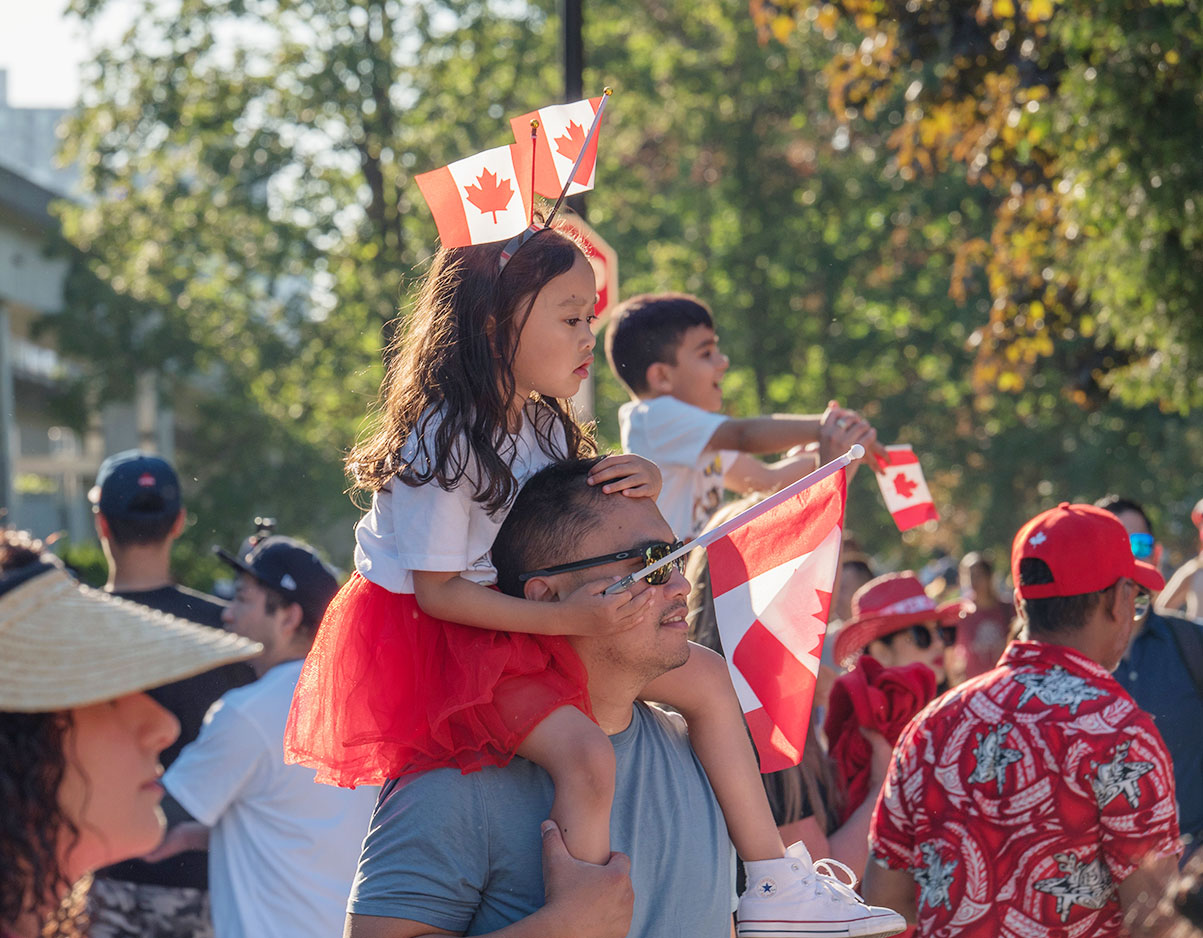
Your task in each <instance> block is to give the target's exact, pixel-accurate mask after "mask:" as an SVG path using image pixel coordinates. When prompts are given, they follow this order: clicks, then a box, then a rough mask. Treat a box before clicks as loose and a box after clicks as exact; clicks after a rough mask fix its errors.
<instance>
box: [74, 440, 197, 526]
mask: <svg viewBox="0 0 1203 938" xmlns="http://www.w3.org/2000/svg"><path fill="white" fill-rule="evenodd" d="M88 501H90V502H91V503H92V504H93V505H95V506H96V507H97V508H98V509H99V511H100V513H101V514H102V515H104V516H105V517H106V518H128V519H136V518H140V519H145V520H148V521H149V520H152V519H155V518H163V517H172V518H174V517H175V516H176V515H178V514H179V513H180V479H179V476H177V475H176V474H175V470H174V469H172V468H171V463H169V462H168V461H167V460H166V459H164V458H163V457H161V456H156V455H154V454H153V453H147V452H143V451H142V450H138V449H127V450H125V451H124V452H120V453H114V454H113V455H112V456H110V457H109V458H108V459H106V460H105V461H104V462H102V463H101V464H100V468H99V469H98V470H97V471H96V484H95V485H94V486H92V489H91V491H89V492H88Z"/></svg>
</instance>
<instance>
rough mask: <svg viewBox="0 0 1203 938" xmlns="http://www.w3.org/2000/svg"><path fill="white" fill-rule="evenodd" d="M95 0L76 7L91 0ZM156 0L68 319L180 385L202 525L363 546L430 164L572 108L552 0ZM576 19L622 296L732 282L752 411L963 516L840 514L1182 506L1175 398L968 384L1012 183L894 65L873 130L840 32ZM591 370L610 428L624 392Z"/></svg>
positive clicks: (122, 54)
mask: <svg viewBox="0 0 1203 938" xmlns="http://www.w3.org/2000/svg"><path fill="white" fill-rule="evenodd" d="M104 5H105V2H104V0H76V9H77V11H78V12H79V13H80V14H82V15H84V16H85V17H88V16H93V15H96V14H97V12H98V11H99V10H101V9H102V8H103V6H104ZM157 9H158V5H157V4H153V3H149V2H148V3H147V9H146V11H145V13H144V15H143V16H141V17H139V19H138V21H137V26H136V28H135V30H134V31H133V33H132V34H131V35H130V36H129V37H127V39H126V40H125V41H123V42H122V43H120V45H119V46H117V47H116V48H114V49H112V50H110V51H108V52H106V53H105V54H104V55H103V56H102V57H101V58H100V59H99V60H98V62H97V64H96V66H95V80H94V83H93V87H92V88H91V90H90V91H89V94H88V98H87V100H86V103H85V107H84V108H83V109H82V111H81V113H80V115H79V116H78V118H77V120H76V125H75V127H74V128H73V132H72V134H71V141H72V147H73V153H74V154H75V155H76V156H77V157H78V158H79V159H80V160H81V161H82V162H83V163H84V165H85V167H86V168H87V182H88V185H89V187H90V190H91V199H90V201H87V202H85V203H84V204H83V205H81V206H78V207H74V208H68V209H66V210H65V211H64V222H65V225H66V228H67V232H68V235H69V237H70V238H71V240H72V242H73V243H74V244H75V245H76V246H77V247H78V248H79V249H80V250H81V251H82V252H83V253H81V255H80V257H81V264H80V274H79V276H80V280H79V284H80V286H79V292H78V293H76V294H74V295H73V297H72V303H71V307H72V308H71V309H70V310H69V311H68V313H67V314H66V315H65V317H64V319H63V323H64V325H65V329H64V336H65V338H66V340H67V341H71V342H74V343H75V344H74V349H75V351H77V352H78V353H79V354H81V355H82V356H84V357H85V358H86V357H87V355H88V352H89V350H90V349H93V350H103V354H102V355H99V356H97V360H90V361H91V370H90V371H89V372H88V375H87V378H88V380H89V389H90V390H91V391H92V392H93V393H108V391H110V390H112V391H116V390H118V389H120V387H121V386H122V382H128V380H129V377H130V376H131V375H132V374H134V373H136V372H137V371H138V370H141V369H144V368H146V367H148V366H149V367H153V368H157V369H159V370H161V371H163V372H164V373H165V374H166V375H167V376H168V377H176V378H183V377H187V379H188V381H187V382H186V387H187V390H181V391H180V392H179V393H180V395H181V404H180V407H179V411H180V413H181V416H185V417H186V418H187V432H186V433H185V434H184V436H183V437H182V438H181V463H182V464H183V465H184V470H185V472H186V473H187V474H188V475H189V476H190V477H193V476H194V477H195V478H196V483H195V484H196V486H197V487H198V493H197V496H196V498H194V500H193V507H194V508H195V510H196V512H197V514H198V516H199V518H200V519H201V522H200V524H199V525H198V529H206V530H207V529H208V528H213V529H215V530H219V533H220V535H221V537H222V538H223V539H224V541H225V542H226V543H236V542H237V540H238V539H240V538H241V537H242V536H243V535H244V534H246V533H248V530H247V529H248V525H249V521H250V518H251V517H252V516H253V515H254V514H262V513H266V514H273V515H276V516H277V517H278V518H279V519H280V522H281V530H284V531H287V532H289V533H296V534H300V535H302V536H307V537H310V538H314V539H317V540H319V541H320V542H321V543H323V544H326V545H327V546H328V547H329V548H330V549H331V550H332V552H333V553H334V554H335V556H336V557H337V558H338V559H340V560H341V561H343V562H345V561H346V560H347V559H349V549H350V536H349V534H350V532H349V528H348V526H347V523H348V522H349V521H350V519H352V518H353V517H354V514H355V512H354V510H353V509H352V508H351V505H350V502H349V501H348V500H347V499H346V497H345V496H344V495H343V494H341V491H342V488H343V486H344V485H345V483H344V481H343V480H342V476H341V471H340V468H339V461H340V456H341V453H342V452H344V451H345V449H346V448H347V446H349V445H350V443H351V441H352V440H353V438H354V436H355V434H356V432H357V429H358V427H359V426H360V423H361V420H362V418H363V415H364V413H365V412H366V410H367V408H368V406H369V403H370V401H371V400H372V397H373V395H374V392H375V388H376V385H377V383H378V380H379V375H380V369H379V357H380V356H379V349H380V347H381V345H382V343H383V341H384V340H385V338H386V336H387V330H388V328H390V323H391V320H392V317H393V316H394V313H395V310H396V309H397V308H398V307H399V306H403V305H404V300H405V297H406V296H407V294H408V291H409V289H410V288H411V287H412V285H413V283H414V281H415V279H416V277H417V276H420V274H421V271H422V269H423V262H424V260H425V259H426V257H427V256H428V254H429V252H430V250H431V249H432V246H433V243H434V238H435V231H434V226H433V223H432V221H431V219H430V216H429V213H428V211H427V210H426V208H425V205H424V204H423V203H422V202H421V199H420V196H419V195H418V193H417V190H416V187H415V186H414V185H413V182H412V174H413V173H416V172H422V171H425V170H427V169H432V168H434V167H437V166H440V165H442V164H444V163H446V162H448V161H449V160H452V159H455V158H457V157H461V156H464V155H467V154H469V153H472V152H475V151H477V150H480V149H484V148H486V147H490V146H496V145H499V144H501V143H505V142H507V140H508V139H510V136H509V135H510V131H509V126H508V121H507V118H508V117H510V116H513V115H515V114H519V113H523V112H525V111H528V110H531V109H532V108H535V107H539V106H541V105H544V104H547V103H549V102H551V101H554V100H557V97H558V91H557V89H558V87H559V69H558V49H557V33H558V24H557V22H556V20H555V16H554V4H553V3H552V2H551V0H538V2H535V3H529V4H504V5H503V4H480V3H468V2H459V0H445V2H441V3H425V2H424V3H418V2H413V0H406V2H402V0H388V2H366V0H364V2H346V0H343V2H339V3H334V2H332V0H330V2H326V0H310V2H305V3H296V2H288V0H276V2H267V0H264V2H259V3H247V2H232V0H231V2H212V0H208V2H201V0H184V2H182V4H181V9H180V11H179V12H175V13H173V15H172V16H171V18H170V19H161V18H158V19H157V18H156V17H158V16H159V14H158V13H156V10H157ZM588 14H589V15H588V18H587V22H586V36H585V42H586V49H587V65H588V68H587V71H586V76H585V88H586V91H587V92H589V93H596V92H597V91H599V90H600V89H601V88H602V87H603V86H604V85H611V86H613V87H614V88H615V95H614V97H613V99H612V100H611V103H610V105H609V108H608V110H607V118H606V123H605V126H604V129H603V138H602V145H601V150H600V162H599V167H598V171H597V178H598V188H597V190H596V191H595V192H593V193H591V194H590V195H589V197H588V207H589V219H590V222H591V223H592V224H593V225H594V226H595V227H596V228H598V230H599V231H601V233H602V234H603V235H604V236H605V237H606V238H607V240H609V241H610V242H611V243H612V244H613V245H614V246H615V247H616V248H617V249H618V251H619V254H620V257H621V265H622V273H623V285H622V286H623V290H622V292H623V295H624V296H628V295H631V294H632V293H635V292H642V291H650V290H665V289H676V290H688V291H692V292H695V293H697V294H699V295H700V296H702V297H703V298H705V299H706V300H707V301H708V302H709V303H710V304H711V305H712V307H713V308H714V310H715V313H716V316H717V318H718V322H719V331H720V333H721V335H722V338H723V343H724V348H725V350H726V351H727V352H728V353H729V354H730V355H731V358H732V362H733V364H732V370H731V372H730V374H729V377H728V386H727V392H728V399H729V401H730V405H731V410H732V412H734V413H739V414H750V413H758V412H765V411H794V412H802V411H816V410H821V409H822V408H823V406H824V405H825V404H826V402H827V400H828V399H830V398H832V397H835V398H838V399H839V400H841V401H842V402H845V403H847V404H849V405H851V406H856V407H859V408H862V409H863V410H864V411H865V412H866V413H868V415H869V416H870V417H871V419H873V421H874V422H875V424H876V425H878V426H879V427H880V428H881V432H882V436H883V438H885V439H886V440H887V441H893V440H896V439H897V440H905V441H908V442H911V443H913V444H914V445H915V446H916V449H917V451H918V452H919V453H920V454H921V456H922V458H923V462H924V465H925V467H926V469H927V472H928V476H929V480H930V481H931V483H932V488H933V491H934V492H935V494H936V497H937V499H938V502H939V504H940V508H941V511H942V513H943V515H944V518H945V521H944V523H942V524H941V526H940V527H939V529H938V530H936V531H934V532H928V531H923V532H914V533H912V534H909V535H908V536H907V537H906V539H905V543H902V544H900V540H899V537H898V535H897V532H896V531H895V530H894V528H893V525H892V522H891V521H890V520H889V517H888V515H886V514H885V512H884V510H883V509H882V507H881V505H880V498H879V496H878V495H877V493H876V491H875V486H874V485H873V483H872V480H871V479H870V478H869V474H868V473H867V472H863V473H861V478H860V479H859V480H858V481H856V482H855V483H854V497H853V499H852V502H851V505H850V514H851V518H852V525H853V527H854V529H855V530H857V532H858V534H859V535H860V536H861V539H862V541H863V542H864V543H865V546H866V547H867V548H868V549H869V550H870V551H872V552H873V553H876V554H878V555H879V556H882V557H883V558H888V559H889V561H890V562H899V563H900V562H903V561H907V562H911V563H914V562H916V560H918V559H919V558H920V556H921V552H922V551H927V550H930V549H932V548H935V547H944V548H945V549H948V550H949V551H955V550H957V549H958V548H960V547H961V546H962V545H964V546H965V547H966V549H967V548H969V547H978V546H983V545H995V546H998V547H1005V546H1006V545H1007V543H1008V541H1009V538H1010V536H1011V534H1012V532H1013V531H1014V530H1015V529H1016V528H1017V527H1018V525H1019V523H1020V522H1021V521H1022V520H1024V519H1025V518H1026V517H1027V516H1028V515H1030V514H1031V513H1033V512H1034V511H1036V510H1038V509H1039V508H1042V507H1046V506H1047V505H1048V504H1049V503H1050V502H1053V501H1056V500H1059V499H1061V498H1094V497H1096V496H1097V495H1100V494H1102V493H1103V492H1104V491H1106V490H1108V489H1124V490H1126V491H1127V492H1129V493H1132V494H1135V495H1136V496H1137V497H1143V498H1146V499H1148V500H1151V501H1152V500H1156V501H1159V502H1160V504H1161V505H1162V506H1164V507H1165V508H1166V509H1168V511H1169V516H1170V517H1177V516H1178V514H1179V513H1180V509H1181V507H1182V506H1183V505H1184V504H1187V503H1188V501H1189V502H1190V503H1193V500H1194V498H1195V497H1197V496H1196V495H1194V491H1195V489H1194V488H1193V487H1197V486H1199V485H1203V474H1199V473H1197V472H1195V471H1194V470H1193V469H1189V470H1188V469H1187V468H1186V467H1194V466H1198V465H1200V460H1199V459H1198V458H1197V457H1198V455H1199V454H1200V453H1203V439H1201V438H1200V436H1201V434H1200V432H1199V431H1198V430H1196V429H1195V428H1193V427H1190V426H1189V425H1187V424H1186V422H1185V420H1183V419H1182V418H1179V417H1176V416H1173V415H1168V416H1167V415H1165V414H1163V413H1161V411H1160V410H1159V409H1158V408H1157V407H1156V406H1147V407H1144V408H1142V409H1131V408H1127V407H1125V406H1124V405H1123V404H1122V403H1119V402H1115V401H1109V400H1106V399H1104V397H1103V396H1102V395H1098V396H1097V397H1096V398H1095V409H1094V410H1093V411H1091V412H1089V413H1086V412H1084V411H1082V410H1081V409H1080V407H1079V405H1078V404H1077V403H1075V402H1074V401H1072V400H1071V399H1069V398H1068V397H1067V396H1066V395H1065V394H1064V393H1062V391H1063V381H1062V379H1061V374H1062V373H1063V371H1064V370H1065V369H1064V368H1062V369H1061V370H1056V369H1052V368H1050V367H1047V362H1045V361H1042V360H1041V361H1036V362H1034V363H1033V364H1032V365H1031V366H1030V367H1029V368H1027V370H1026V371H1025V372H1024V375H1023V379H1024V381H1025V382H1026V384H1025V392H1024V393H1023V394H1020V395H1007V394H997V393H986V392H985V391H983V390H982V389H981V388H980V387H979V389H978V390H977V391H975V389H974V386H973V383H972V381H971V370H972V368H973V365H974V362H975V360H977V359H978V357H979V350H978V348H977V347H975V346H974V344H973V340H974V337H975V335H981V334H982V333H980V332H979V327H981V326H982V324H983V323H984V322H986V321H987V320H989V319H990V317H991V316H992V303H993V300H994V292H993V291H994V287H993V280H992V272H991V269H990V268H989V267H988V266H983V265H982V264H981V263H980V261H979V260H975V259H974V257H973V256H969V255H967V249H966V247H965V246H966V245H974V244H983V243H989V241H990V238H991V237H992V232H993V231H994V229H995V226H996V211H997V196H996V194H995V192H994V191H993V190H992V189H990V188H989V187H987V186H983V185H981V184H979V183H980V180H977V179H975V178H974V174H973V172H971V169H970V168H969V167H968V166H967V165H966V164H965V163H964V162H961V161H957V160H951V159H950V160H948V161H947V171H946V172H944V173H942V174H940V175H938V176H937V175H935V174H927V173H920V172H915V171H914V170H913V168H912V167H910V166H909V164H906V163H904V162H901V161H900V160H899V159H898V158H897V145H896V141H895V140H894V137H895V134H896V131H897V129H898V127H899V126H901V125H900V123H898V122H891V120H890V118H889V115H890V114H892V113H895V112H896V113H898V114H899V115H902V114H904V113H905V112H906V109H907V108H908V107H909V102H908V101H907V100H906V91H907V89H906V87H903V86H901V85H897V84H890V85H889V86H888V87H886V86H885V85H883V89H882V90H881V91H880V92H879V94H880V100H881V102H882V103H881V105H880V107H881V109H882V110H881V113H882V114H883V115H885V120H884V122H865V121H859V120H857V121H852V120H850V119H849V116H848V114H847V113H846V112H845V111H841V110H838V109H836V110H833V109H832V108H831V107H830V105H829V98H830V97H831V96H832V94H833V88H834V87H835V84H834V83H833V79H832V77H831V74H832V73H831V72H830V71H826V70H825V67H826V66H827V65H828V63H829V62H830V59H831V46H830V43H829V41H828V40H827V39H826V38H825V37H824V35H823V34H822V32H821V31H817V30H812V31H803V30H798V29H794V28H792V27H791V28H790V29H789V30H787V31H785V33H784V34H783V38H784V41H774V42H771V43H767V44H766V43H763V42H762V41H761V39H760V37H759V36H758V35H757V31H756V29H755V27H754V25H753V23H752V21H751V19H750V18H749V17H748V15H747V12H746V10H744V9H738V8H734V9H733V8H731V7H730V5H729V4H724V3H722V2H720V0H689V2H686V0H655V2H650V3H646V4H639V5H635V6H628V7H626V8H623V9H622V10H621V11H618V10H616V9H613V10H612V9H606V10H600V9H599V10H593V9H590V10H589V11H588ZM789 22H790V23H791V24H792V23H793V22H794V20H793V19H792V18H790V20H789ZM833 28H834V27H833ZM954 279H955V281H956V283H957V284H958V287H959V290H958V292H957V293H956V294H955V295H950V293H949V284H950V282H951V281H953V280H954ZM1050 321H1051V320H1050ZM991 334H993V333H991ZM1079 344H1083V345H1084V347H1085V348H1086V349H1087V350H1088V351H1089V352H1090V354H1091V355H1095V354H1099V353H1098V352H1097V350H1096V349H1095V347H1094V345H1093V343H1092V342H1087V343H1081V340H1079ZM979 346H980V342H979ZM1070 351H1072V353H1073V355H1082V354H1085V353H1084V352H1082V351H1080V349H1079V346H1078V345H1074V346H1073V347H1072V349H1071V350H1070ZM1065 355H1066V363H1065V367H1069V364H1070V363H1074V362H1077V361H1078V359H1076V358H1071V357H1070V353H1069V352H1066V353H1065ZM599 365H600V362H599ZM1082 367H1085V366H1082ZM598 372H599V385H598V408H597V410H598V417H599V424H600V435H601V437H602V439H603V442H608V443H609V444H611V445H613V444H614V443H615V442H616V439H617V427H616V421H615V410H616V408H617V406H618V404H619V403H620V402H621V401H622V400H623V399H624V397H625V395H624V393H623V392H622V391H621V389H619V388H618V387H617V385H616V383H615V382H614V381H613V379H612V378H610V376H609V375H608V373H607V370H606V369H605V368H604V366H602V367H600V368H599V369H598ZM1086 374H1087V375H1088V376H1093V375H1094V369H1092V368H1087V369H1086ZM181 384H183V382H181ZM1154 484H1156V488H1154ZM1192 486H1193V487H1192ZM1154 511H1156V507H1155V506H1154ZM222 526H224V527H222Z"/></svg>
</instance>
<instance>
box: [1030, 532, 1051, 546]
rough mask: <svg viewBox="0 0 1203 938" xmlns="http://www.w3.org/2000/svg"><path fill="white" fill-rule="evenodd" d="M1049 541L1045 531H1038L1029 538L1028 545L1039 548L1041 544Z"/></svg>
mask: <svg viewBox="0 0 1203 938" xmlns="http://www.w3.org/2000/svg"><path fill="white" fill-rule="evenodd" d="M1047 540H1048V535H1047V534H1045V533H1044V532H1043V531H1038V532H1037V533H1035V534H1033V535H1032V536H1031V537H1029V538H1028V543H1029V544H1030V545H1031V546H1032V547H1039V546H1040V545H1041V544H1043V543H1044V542H1045V541H1047Z"/></svg>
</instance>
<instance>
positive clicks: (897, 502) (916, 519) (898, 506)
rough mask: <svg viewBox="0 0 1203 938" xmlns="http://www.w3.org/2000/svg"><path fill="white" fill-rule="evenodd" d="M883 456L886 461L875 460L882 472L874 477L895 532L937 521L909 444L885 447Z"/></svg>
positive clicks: (920, 471)
mask: <svg viewBox="0 0 1203 938" xmlns="http://www.w3.org/2000/svg"><path fill="white" fill-rule="evenodd" d="M886 453H887V455H888V456H889V461H888V462H886V461H882V460H880V459H879V460H878V462H879V463H880V465H881V468H882V470H883V471H882V472H879V473H878V474H877V484H878V485H879V486H881V496H882V498H884V499H885V502H886V508H888V509H889V511H890V514H891V515H893V516H894V523H895V524H896V525H898V530H899V531H909V530H910V529H911V528H914V527H918V526H919V525H921V524H923V522H925V521H939V520H940V516H939V515H938V514H937V513H936V506H935V504H934V503H933V502H932V500H931V492H929V491H928V489H927V480H925V479H924V478H923V468H922V467H921V466H920V465H919V457H918V456H916V455H915V451H914V450H912V449H911V447H910V444H907V443H899V444H896V445H894V446H887V447H886Z"/></svg>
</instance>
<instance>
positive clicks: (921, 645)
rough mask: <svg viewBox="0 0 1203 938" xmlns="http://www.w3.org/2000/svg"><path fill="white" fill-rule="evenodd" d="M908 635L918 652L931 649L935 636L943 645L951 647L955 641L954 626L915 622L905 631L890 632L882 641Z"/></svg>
mask: <svg viewBox="0 0 1203 938" xmlns="http://www.w3.org/2000/svg"><path fill="white" fill-rule="evenodd" d="M905 633H910V636H911V641H913V642H914V643H915V647H916V648H918V649H919V650H920V651H926V650H927V649H928V648H931V643H932V641H933V640H934V638H935V636H936V635H939V636H940V641H942V642H943V643H944V644H945V645H952V644H953V643H955V642H956V640H957V630H956V626H953V625H936V626H932V625H928V624H925V623H922V622H916V623H915V624H914V625H908V626H907V627H906V628H905V629H899V630H898V631H897V632H891V633H890V634H889V635H886V636H884V637H883V639H882V640H883V641H887V642H888V641H889V640H891V639H893V638H894V637H895V636H898V635H903V634H905Z"/></svg>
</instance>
